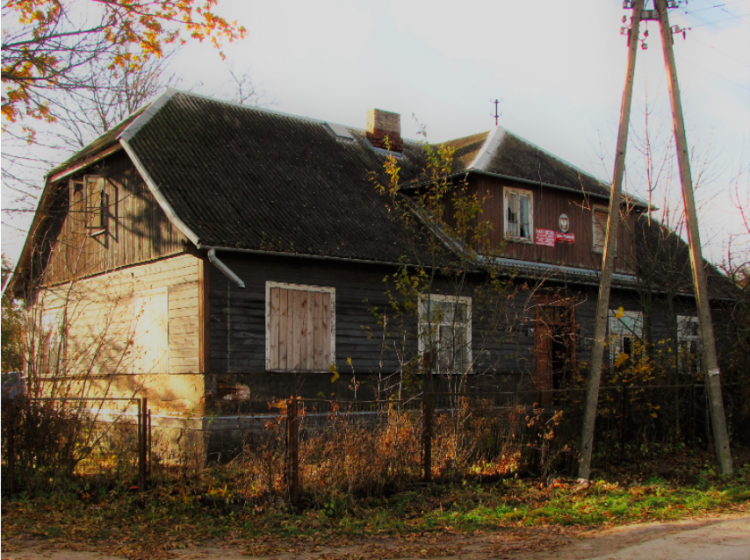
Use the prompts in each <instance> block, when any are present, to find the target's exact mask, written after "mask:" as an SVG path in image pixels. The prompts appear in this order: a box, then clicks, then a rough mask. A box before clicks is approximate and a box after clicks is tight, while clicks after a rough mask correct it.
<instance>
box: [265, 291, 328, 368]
mask: <svg viewBox="0 0 750 560" xmlns="http://www.w3.org/2000/svg"><path fill="white" fill-rule="evenodd" d="M272 288H281V289H283V290H298V291H302V292H319V293H326V294H330V297H331V310H330V313H331V317H330V321H329V328H330V330H331V336H330V339H331V342H330V363H331V364H335V363H336V288H334V287H333V286H315V285H312V284H294V283H290V282H276V281H273V280H266V313H265V315H266V317H265V319H266V325H265V331H266V356H265V366H266V371H270V372H276V373H327V372H328V371H330V369H329V366H330V364H328V365H326V366H325V368H324V369H323V368H321V369H311V370H309V369H291V368H288V367H287V368H286V369H280V368H271V289H272Z"/></svg>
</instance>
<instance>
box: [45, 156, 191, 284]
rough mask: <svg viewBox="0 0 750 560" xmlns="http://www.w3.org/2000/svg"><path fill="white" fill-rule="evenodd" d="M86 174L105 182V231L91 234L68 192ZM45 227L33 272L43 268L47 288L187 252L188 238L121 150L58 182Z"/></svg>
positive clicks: (79, 203)
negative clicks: (173, 221) (108, 204)
mask: <svg viewBox="0 0 750 560" xmlns="http://www.w3.org/2000/svg"><path fill="white" fill-rule="evenodd" d="M86 175H102V176H104V177H105V178H106V180H105V185H104V192H105V193H106V194H107V195H108V197H109V201H110V206H109V209H108V217H106V221H107V226H108V227H107V232H106V233H104V234H100V235H96V236H92V235H90V233H91V230H89V231H87V232H86V233H82V231H85V227H82V226H83V225H84V210H85V208H84V199H83V197H82V196H81V193H80V192H76V191H74V190H70V189H69V183H70V181H71V180H74V181H83V177H84V176H86ZM54 188H57V189H58V192H57V197H56V200H55V203H54V204H53V206H52V208H51V210H50V212H49V218H48V221H47V224H46V234H45V241H44V243H43V244H42V245H41V248H42V251H41V254H39V255H38V257H37V259H35V263H34V266H35V269H36V270H45V269H46V274H45V284H47V285H50V284H56V283H60V282H66V281H68V280H71V279H73V278H85V277H87V276H91V275H94V274H100V273H102V272H107V271H110V270H115V269H117V268H121V267H124V266H129V265H132V264H137V263H142V262H147V261H151V260H155V259H159V258H162V257H165V256H167V255H173V254H177V253H181V252H184V251H185V247H186V243H187V240H186V238H185V236H184V235H182V233H181V232H180V231H179V230H177V229H176V228H175V227H174V226H173V225H172V224H171V223H170V222H169V219H168V218H167V216H166V215H165V214H164V212H163V211H162V210H161V208H160V207H159V205H158V203H157V202H156V200H155V199H154V197H153V196H152V195H151V193H150V191H149V190H148V187H147V186H146V184H145V183H144V181H143V180H142V179H141V177H140V175H139V174H138V172H137V170H136V169H135V167H134V166H133V164H132V163H131V162H130V159H129V158H128V156H127V155H126V154H125V152H123V151H120V152H117V153H115V154H113V155H111V156H109V157H107V158H106V159H104V160H103V161H102V162H100V163H98V164H97V165H96V166H94V167H93V168H89V169H87V170H86V171H85V172H81V173H79V174H77V175H74V176H72V177H68V178H65V179H62V180H61V181H59V182H58V183H57V185H55V186H54Z"/></svg>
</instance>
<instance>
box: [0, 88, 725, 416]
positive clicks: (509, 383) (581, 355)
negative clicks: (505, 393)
mask: <svg viewBox="0 0 750 560" xmlns="http://www.w3.org/2000/svg"><path fill="white" fill-rule="evenodd" d="M386 136H387V137H388V142H387V143H386V140H385V137H386ZM447 144H448V145H450V146H451V147H453V148H454V149H455V161H454V168H453V170H452V172H451V173H452V175H451V177H452V179H454V180H457V181H458V180H465V181H467V185H468V188H469V189H470V190H471V192H476V193H477V194H478V196H479V197H480V198H481V200H482V205H483V206H482V214H481V219H484V220H490V221H491V222H492V224H493V226H494V227H493V229H492V233H491V234H490V235H491V240H490V241H491V245H492V247H493V249H496V250H498V251H499V253H498V254H496V255H494V256H493V257H492V258H493V259H495V262H497V263H500V264H502V265H503V266H505V267H506V270H507V278H509V279H511V280H510V281H511V283H512V284H513V285H514V286H516V287H517V290H516V296H515V297H513V298H511V299H510V301H509V302H508V304H507V307H506V308H505V311H504V314H505V317H506V320H507V322H506V323H505V324H504V325H502V328H501V329H500V331H502V336H500V337H496V338H495V339H494V340H492V341H486V340H485V341H482V336H481V333H480V332H479V331H480V330H481V329H480V328H478V326H477V322H478V321H479V320H480V319H479V316H480V315H481V314H480V313H479V312H478V310H477V309H472V305H474V306H475V307H476V305H477V302H476V301H474V300H472V285H471V282H473V281H474V280H476V281H477V282H480V281H481V278H479V277H480V276H481V271H480V272H477V274H475V275H474V276H473V277H472V278H473V279H474V280H471V282H469V283H468V284H467V286H466V290H465V292H463V293H461V294H455V293H452V292H451V291H450V289H449V288H448V285H447V284H445V286H443V287H441V284H440V282H437V283H436V284H435V293H434V294H432V296H431V298H430V301H432V302H434V306H435V308H437V307H440V306H441V305H443V306H444V304H446V303H447V304H449V307H451V308H452V311H451V314H452V315H451V316H452V322H451V324H450V325H449V326H450V329H449V330H441V329H443V327H445V326H446V325H443V324H442V323H440V321H439V320H438V319H434V318H432V317H433V316H431V315H429V313H430V312H429V311H426V312H423V311H421V307H420V311H419V313H420V315H419V320H418V321H417V320H416V319H415V321H414V324H413V329H412V330H413V335H414V336H413V338H412V339H411V341H408V342H407V343H406V346H405V347H407V348H411V350H412V351H413V352H414V353H417V352H421V353H423V354H424V353H425V352H428V351H429V349H428V348H427V347H426V346H425V343H424V341H423V340H422V338H420V336H421V335H420V333H421V332H424V330H423V329H424V328H425V326H428V327H432V326H434V327H436V329H437V330H436V331H435V332H437V333H438V334H439V336H438V338H439V339H440V340H443V341H444V340H447V339H448V338H450V339H451V340H454V339H455V340H458V339H459V338H460V340H461V341H462V344H463V345H466V346H467V348H465V349H464V350H463V352H462V354H461V356H462V357H461V358H460V359H461V361H462V362H464V363H463V364H462V366H461V367H460V368H452V367H450V366H445V365H443V366H442V367H443V371H441V372H440V373H445V374H446V376H448V377H450V376H451V375H454V374H457V373H460V374H462V375H465V377H467V378H468V382H467V385H466V387H468V389H469V390H492V389H495V390H497V389H504V390H507V389H508V388H513V389H526V388H533V387H536V388H537V389H539V390H544V389H549V388H553V387H556V386H559V385H560V384H561V383H563V382H564V381H565V379H566V378H568V377H570V376H571V375H574V373H573V371H574V370H575V368H576V367H577V366H576V364H577V363H580V362H581V361H585V360H586V356H587V352H588V349H587V348H588V340H589V338H590V337H591V335H592V333H593V316H594V310H595V300H596V293H597V287H598V283H599V277H598V275H599V268H600V264H601V252H602V248H603V239H604V231H605V228H606V219H607V204H608V197H609V188H608V186H607V185H605V184H602V183H601V182H600V181H599V180H597V179H596V178H594V177H592V176H591V175H589V174H587V173H585V172H583V171H581V170H578V169H576V168H574V167H573V166H571V165H570V164H568V163H566V162H564V161H562V160H560V159H559V158H557V157H555V156H553V155H551V154H549V153H547V152H545V151H544V150H542V149H540V148H538V147H536V146H534V145H532V144H531V143H529V142H527V141H525V140H523V139H522V138H520V137H518V136H516V135H514V134H512V133H511V132H509V131H506V130H504V129H503V128H501V127H497V128H496V129H495V130H494V131H492V132H490V133H482V134H477V135H473V136H469V137H466V138H461V139H457V140H455V141H451V142H449V143H447ZM386 148H390V149H386ZM388 156H395V157H396V161H397V162H398V164H399V165H400V167H401V173H402V179H403V181H404V183H409V182H410V181H411V182H414V184H417V185H418V184H419V175H420V172H421V170H422V168H423V166H424V154H423V147H422V146H421V145H420V144H418V143H415V142H411V141H408V140H404V139H402V138H401V135H400V125H399V116H398V115H396V114H393V113H388V112H385V111H380V110H373V111H371V112H370V113H369V114H368V122H367V126H366V128H365V129H360V128H355V127H346V126H341V125H338V124H334V123H328V122H324V121H319V120H315V119H310V118H303V117H297V116H293V115H287V114H282V113H279V112H275V111H270V110H266V109H261V108H256V107H247V106H241V105H237V104H233V103H228V102H224V101H219V100H214V99H209V98H205V97H202V96H198V95H195V94H191V93H184V92H179V91H175V90H169V91H168V92H166V93H165V94H163V95H162V96H161V97H159V98H158V99H156V100H155V101H154V102H153V103H151V104H150V105H149V106H148V107H146V108H145V109H143V110H141V111H139V112H137V113H136V114H134V115H132V116H131V117H130V118H128V119H127V120H126V121H124V122H123V123H121V124H120V125H119V126H117V127H116V128H115V129H113V130H111V131H110V132H108V133H107V134H105V135H104V136H102V137H101V138H99V139H98V140H96V141H95V142H94V143H92V144H91V145H90V146H88V147H87V148H85V149H84V150H82V151H81V152H79V153H78V154H76V155H75V156H74V157H73V158H71V159H70V160H69V161H67V162H65V163H64V164H62V165H61V166H59V167H58V168H56V169H54V170H53V171H52V172H50V174H49V175H48V177H47V181H46V185H45V188H44V192H43V195H42V197H41V200H40V203H39V209H38V211H37V214H36V216H35V219H34V222H33V226H32V228H31V230H30V233H29V236H28V240H27V242H26V246H25V248H24V251H23V254H22V256H21V258H20V261H19V263H18V266H17V269H16V271H15V274H14V278H13V281H12V289H13V290H14V292H15V294H16V295H17V296H18V297H24V298H26V299H27V301H28V302H29V303H30V306H29V307H30V308H31V309H35V310H36V312H37V320H36V323H37V328H38V333H39V337H38V340H39V342H38V344H37V346H36V350H35V351H36V354H37V356H36V363H37V366H35V367H37V369H38V370H39V374H40V375H43V376H44V375H46V376H48V378H49V380H50V382H52V381H53V380H54V379H58V378H60V377H61V376H63V375H64V376H67V377H69V378H76V379H84V380H85V382H86V383H88V386H87V388H86V390H87V391H89V392H90V393H91V394H94V393H96V394H108V395H110V396H125V395H127V396H130V395H135V394H138V395H146V396H148V398H149V402H150V406H151V408H152V410H153V412H154V417H155V418H154V422H155V424H156V425H161V426H168V425H171V424H177V425H184V423H185V422H186V421H189V422H192V423H193V425H194V426H197V427H203V428H205V429H209V426H211V427H212V429H214V428H217V427H219V426H221V425H222V424H221V420H222V419H223V420H226V421H227V422H229V421H231V419H232V418H233V416H232V415H233V414H236V413H237V412H238V411H242V410H243V406H244V405H243V403H244V404H248V403H263V408H265V409H267V407H266V406H265V403H266V402H267V401H269V400H271V399H274V398H284V397H288V396H289V395H291V394H293V393H297V394H300V395H303V396H308V397H315V396H319V395H324V396H325V397H331V396H335V397H336V398H352V396H353V391H354V387H358V391H359V398H373V397H375V396H376V395H375V391H376V389H377V388H379V389H380V390H382V389H383V387H382V386H379V385H378V384H377V382H379V381H382V380H383V379H384V378H390V377H389V376H393V375H395V374H397V373H398V369H399V368H400V367H402V365H403V359H402V358H403V357H402V356H399V353H398V351H397V350H396V349H395V347H393V348H390V349H389V348H384V346H383V344H382V340H380V336H379V334H378V333H379V332H380V331H379V330H378V329H382V324H380V323H379V321H378V319H377V317H376V314H374V313H373V309H375V308H380V309H383V308H387V307H388V305H389V299H388V296H387V294H386V290H387V286H386V285H385V284H384V282H383V280H384V278H392V277H393V274H394V273H395V272H396V271H397V270H398V268H399V266H401V264H402V263H404V262H408V261H409V258H410V256H411V255H413V251H414V246H413V245H410V244H409V243H407V241H406V239H407V236H406V233H405V231H404V225H403V223H402V222H401V221H400V220H399V219H397V217H396V216H394V213H393V212H389V208H388V207H387V205H386V204H385V202H384V199H383V198H382V197H381V196H380V195H379V194H378V193H377V192H376V190H375V188H374V187H373V183H372V173H373V172H375V173H378V172H380V170H382V168H383V163H384V161H385V159H386V158H387V157H388ZM417 188H418V187H417ZM406 192H408V191H406ZM646 211H647V207H646V205H645V204H644V203H642V202H640V201H638V200H636V199H633V198H627V199H626V200H625V202H624V205H623V208H622V219H623V221H624V223H625V227H622V228H620V232H621V234H620V238H619V239H618V240H617V251H618V257H617V271H616V274H615V277H614V288H613V295H612V309H613V310H618V309H620V308H622V310H621V311H619V312H615V311H613V315H612V321H611V334H612V339H613V344H614V345H616V349H617V353H623V352H632V349H633V345H634V341H636V340H637V339H638V338H639V337H641V336H642V333H643V332H644V328H646V327H648V328H654V329H656V330H658V331H659V332H667V333H670V332H671V333H673V335H672V336H673V338H675V340H676V339H677V338H680V340H679V341H678V342H677V343H678V344H685V343H687V342H689V343H693V342H694V341H695V332H694V324H695V323H694V320H693V319H692V318H691V317H692V316H693V315H695V311H694V305H693V303H692V298H691V296H690V295H689V293H686V292H685V289H684V286H682V287H679V288H675V290H674V294H673V301H672V303H673V304H674V305H672V306H671V307H670V310H669V312H668V310H667V308H666V307H665V306H663V305H661V306H660V305H656V306H655V307H653V308H652V309H650V310H649V313H650V315H649V316H648V317H647V318H646V320H644V316H643V311H644V309H643V298H642V297H641V294H642V293H643V290H644V289H645V290H647V291H653V290H654V289H655V286H654V284H653V283H652V284H651V285H646V284H644V280H643V278H642V277H641V276H639V274H638V272H639V271H638V268H639V258H640V257H641V256H643V255H645V254H646V253H643V251H645V250H646V249H647V248H648V246H649V244H648V243H647V242H648V240H649V236H648V235H642V233H643V232H651V231H652V230H653V228H657V229H658V228H659V226H658V224H655V223H653V222H651V221H650V220H648V219H644V216H645V217H647V213H646ZM639 232H641V233H639ZM657 237H658V236H657ZM639 239H641V240H645V241H646V242H644V243H640V242H639ZM644 247H645V249H644ZM639 251H641V253H639ZM652 281H653V279H652ZM662 288H663V286H659V289H662ZM657 291H658V290H657ZM717 297H718V296H717ZM425 309H427V307H425ZM425 313H426V314H425ZM438 323H440V324H438ZM680 325H682V326H680ZM660 336H661V335H660ZM440 352H442V350H441V349H437V353H438V354H440ZM436 363H439V360H438V361H437V362H436ZM466 364H470V365H469V367H463V366H465V365H466ZM336 369H337V370H338V372H339V374H336V375H334V374H332V371H333V370H336ZM436 369H439V367H437V366H436ZM458 370H461V371H460V372H459V371H458ZM352 377H355V378H357V379H358V380H357V381H355V382H352V379H351V378H352ZM332 379H333V380H332ZM248 406H249V405H248ZM246 409H247V406H246V407H245V408H244V410H246Z"/></svg>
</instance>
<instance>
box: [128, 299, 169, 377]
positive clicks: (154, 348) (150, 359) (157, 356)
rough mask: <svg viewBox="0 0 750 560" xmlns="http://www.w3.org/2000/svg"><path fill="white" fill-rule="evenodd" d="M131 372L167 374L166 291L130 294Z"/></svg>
mask: <svg viewBox="0 0 750 560" xmlns="http://www.w3.org/2000/svg"><path fill="white" fill-rule="evenodd" d="M132 330H133V347H132V358H133V373H169V290H168V289H167V288H166V287H164V288H156V289H154V290H146V291H143V292H135V293H134V294H133V322H132Z"/></svg>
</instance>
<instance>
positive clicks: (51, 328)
mask: <svg viewBox="0 0 750 560" xmlns="http://www.w3.org/2000/svg"><path fill="white" fill-rule="evenodd" d="M64 318H65V310H64V309H63V308H61V307H56V308H50V309H44V310H43V311H42V314H41V317H40V321H39V325H40V330H41V337H40V343H41V344H40V345H39V346H40V348H39V349H40V351H41V356H40V357H39V360H38V361H37V364H38V365H40V366H41V368H40V369H41V370H42V372H41V373H42V375H43V376H49V377H55V376H58V375H61V374H62V373H63V372H61V371H60V366H61V365H62V364H63V362H64V360H65V358H66V357H67V349H68V328H67V324H66V323H65V321H64ZM53 359H54V364H53Z"/></svg>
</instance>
